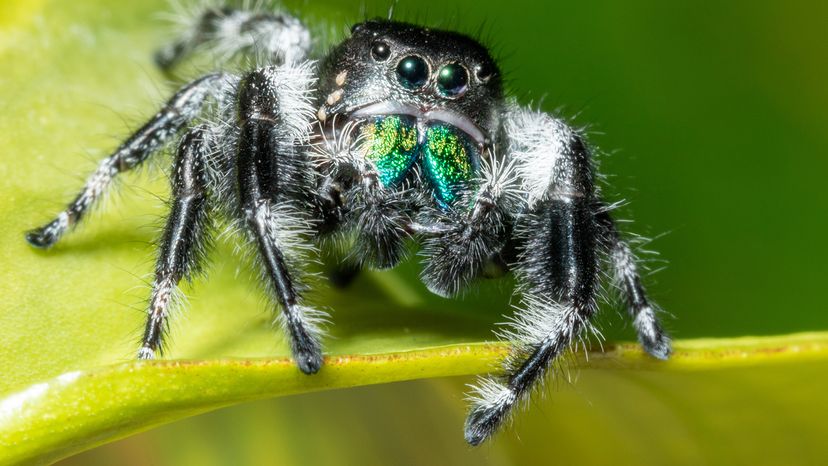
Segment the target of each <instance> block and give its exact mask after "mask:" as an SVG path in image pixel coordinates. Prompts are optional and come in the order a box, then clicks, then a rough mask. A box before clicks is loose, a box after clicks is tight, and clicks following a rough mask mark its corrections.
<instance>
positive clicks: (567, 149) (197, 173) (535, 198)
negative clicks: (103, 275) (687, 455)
mask: <svg viewBox="0 0 828 466" xmlns="http://www.w3.org/2000/svg"><path fill="white" fill-rule="evenodd" d="M311 45H312V40H311V37H310V34H309V32H308V30H307V29H306V28H305V27H304V26H303V24H302V23H301V22H300V21H298V20H297V19H295V18H294V17H292V16H290V15H288V14H285V13H281V12H273V11H261V10H259V11H252V10H245V9H235V8H230V7H226V8H207V9H206V10H204V11H202V12H200V13H199V14H198V15H196V16H195V17H194V18H193V21H192V23H191V26H190V27H189V29H188V30H186V31H185V33H184V35H183V36H182V37H181V39H180V40H178V41H177V42H175V43H173V44H172V45H170V46H168V47H167V48H164V49H163V50H161V51H160V52H159V53H158V55H157V57H156V59H157V62H158V64H159V65H160V66H161V67H162V68H163V69H165V70H170V69H172V68H173V67H174V66H175V65H177V64H178V63H179V62H180V61H181V60H182V59H183V58H185V57H186V56H188V55H190V54H191V53H193V52H196V51H198V50H204V49H212V50H213V51H219V52H221V53H223V54H226V55H227V56H230V55H234V54H237V53H239V52H251V51H252V50H253V49H255V50H256V51H257V52H264V54H265V56H266V58H265V60H264V61H265V63H266V64H265V65H263V66H260V67H256V68H255V69H253V70H251V71H247V72H245V73H243V74H232V73H226V72H219V73H215V74H209V75H206V76H203V77H201V78H199V79H197V80H195V81H193V82H191V83H189V84H187V85H186V86H184V87H183V88H181V90H179V91H178V92H177V93H176V94H175V95H174V96H173V97H172V98H171V99H170V100H169V101H168V102H167V104H166V105H165V106H164V107H163V108H162V109H161V111H160V112H159V113H158V114H157V115H155V116H154V117H153V118H152V119H150V121H149V122H147V123H146V124H145V125H144V126H143V127H142V128H140V129H139V130H138V131H136V132H135V134H133V135H132V136H131V137H130V138H129V139H128V140H127V141H126V142H124V143H123V144H122V145H121V146H120V147H118V149H117V150H116V151H115V152H114V153H113V154H112V155H111V156H109V157H108V158H106V159H104V160H103V161H102V162H101V164H100V166H99V167H98V169H97V171H95V173H94V174H93V175H92V176H91V177H90V178H89V180H88V181H87V183H86V186H85V187H84V189H83V190H82V191H81V193H80V194H79V195H78V196H77V198H75V200H74V201H72V202H71V203H70V204H69V205H68V207H67V208H66V210H64V211H63V212H61V213H60V214H58V216H57V218H56V219H54V220H53V221H51V222H50V223H48V224H46V225H45V226H43V227H41V228H37V229H35V230H32V231H30V232H28V233H27V235H26V239H27V240H28V241H29V243H31V244H32V245H33V246H37V247H42V248H48V247H50V246H52V245H53V244H55V242H56V241H58V239H59V238H60V237H61V236H62V235H63V234H64V233H65V232H66V231H67V230H68V229H69V228H71V227H72V226H73V225H75V224H77V223H78V222H79V221H80V220H81V219H82V217H83V216H84V214H85V213H86V212H87V211H88V210H89V208H90V207H91V206H92V205H93V204H94V202H95V201H96V200H97V199H98V198H99V197H100V196H101V195H102V194H103V193H104V191H105V190H106V189H107V188H108V187H109V185H110V183H111V181H112V179H113V178H114V177H115V176H117V175H118V174H119V173H121V172H124V171H127V170H130V169H132V168H135V167H136V166H138V165H140V164H141V163H143V162H144V161H146V160H147V158H148V157H149V156H150V155H151V154H153V153H155V152H158V151H159V149H162V148H163V147H164V146H165V145H166V144H167V143H169V142H171V141H175V140H178V146H177V152H176V154H175V162H174V165H173V174H172V196H173V199H172V203H171V210H170V213H169V217H168V219H167V224H166V228H165V230H164V233H163V236H162V238H161V242H160V251H159V255H158V261H157V266H156V270H155V280H154V284H153V288H152V294H151V297H150V300H149V310H148V314H149V315H148V319H147V325H146V331H145V333H144V337H143V344H142V346H141V349H140V351H139V352H138V357H139V358H142V359H151V358H153V357H154V356H155V353H156V352H160V351H161V349H162V338H163V336H164V329H165V328H166V325H167V322H166V320H167V317H168V310H169V305H170V301H171V297H172V294H173V292H174V291H175V289H176V286H177V284H178V282H179V281H180V280H181V279H182V278H188V277H189V276H191V275H192V274H193V273H194V272H195V271H196V269H198V267H199V264H200V262H201V259H202V257H203V250H204V245H205V244H206V242H207V240H208V237H207V236H208V235H207V232H208V231H209V228H208V227H209V224H210V223H211V220H212V218H213V216H214V214H217V215H223V216H224V217H226V218H229V219H231V220H234V221H237V222H238V224H239V226H240V227H241V229H242V230H243V231H244V232H245V233H246V235H247V236H248V238H249V240H250V242H251V243H252V244H253V245H254V246H255V248H256V249H257V251H258V256H259V259H260V262H261V265H262V267H263V271H264V274H265V280H266V281H267V282H268V284H269V287H270V289H271V291H272V293H273V296H274V297H275V299H276V301H277V302H278V304H279V307H280V308H281V310H282V313H281V321H282V324H283V326H284V328H285V331H286V332H287V333H288V335H289V338H290V341H291V349H292V352H293V357H294V359H295V360H296V363H297V365H298V366H299V369H301V370H302V371H303V372H305V373H307V374H313V373H315V372H317V371H318V370H319V368H320V366H321V365H322V350H321V346H320V332H319V329H318V327H317V325H316V323H317V321H318V320H319V319H320V318H322V317H323V316H322V313H320V312H319V311H315V310H313V309H311V308H309V307H306V306H304V305H303V300H302V287H301V286H300V283H301V281H302V280H301V279H302V270H303V269H304V268H305V267H304V265H305V263H304V260H303V257H304V256H305V255H306V253H310V254H316V253H317V248H316V245H318V244H319V242H320V240H321V239H323V238H325V237H329V236H331V235H340V239H341V240H344V241H349V242H351V244H352V251H353V257H354V258H356V259H357V260H358V261H359V265H364V266H368V267H375V268H390V267H394V266H395V265H396V264H397V263H399V262H400V260H401V259H402V258H403V256H404V255H405V251H406V242H407V240H408V239H409V238H414V239H416V240H417V241H418V242H419V244H420V245H421V254H422V257H423V260H424V268H423V271H422V280H423V282H424V283H425V284H426V285H427V286H428V288H429V289H430V290H431V291H433V292H434V293H437V294H439V295H441V296H451V295H454V294H456V293H457V292H458V291H460V290H462V289H463V288H464V287H465V286H466V285H468V284H469V283H470V282H471V281H473V280H475V279H477V278H478V277H481V276H490V275H500V274H503V273H505V272H506V271H508V270H510V269H511V270H513V271H514V272H515V273H516V276H517V279H518V283H519V290H520V292H521V300H520V306H519V307H518V311H517V312H516V315H515V316H514V317H513V318H512V320H511V327H510V330H509V331H507V332H505V334H504V335H503V336H504V337H505V338H507V339H509V340H510V341H513V342H514V350H513V351H512V355H511V357H510V358H508V360H507V362H506V365H505V372H504V374H503V375H497V376H493V377H490V378H486V379H482V380H481V381H480V383H479V385H478V387H477V389H476V390H475V393H474V394H473V395H472V397H471V399H472V406H471V410H470V413H469V416H468V420H467V423H466V440H467V441H468V442H469V443H471V444H473V445H477V444H479V443H481V442H482V441H483V440H485V439H486V438H488V437H489V436H490V435H491V434H492V433H493V432H494V431H495V429H496V428H497V427H498V426H499V425H500V424H501V422H502V421H503V419H504V418H505V416H506V415H507V414H508V413H509V412H510V411H511V410H512V408H513V407H514V405H515V404H516V402H517V401H518V400H519V399H521V398H522V397H524V396H525V395H526V394H527V393H529V392H530V389H531V387H532V386H534V385H535V384H536V383H537V381H538V380H539V379H540V378H541V377H542V376H543V374H544V372H545V370H546V369H547V368H549V367H550V366H551V364H552V363H553V361H554V360H555V358H557V357H558V356H560V355H561V353H563V352H564V351H565V350H566V349H567V348H568V347H569V346H570V345H571V344H572V343H573V341H575V340H576V339H578V338H580V335H582V334H583V333H585V332H586V331H588V330H589V329H590V320H591V319H592V317H593V315H594V314H595V312H596V292H597V289H598V286H599V283H598V281H599V280H598V278H599V272H600V262H599V259H600V257H601V255H608V257H609V262H610V263H611V264H612V267H613V268H614V272H615V275H616V277H617V285H618V286H619V287H620V289H621V290H622V291H623V293H624V294H625V296H626V299H627V305H628V307H629V311H630V315H631V316H632V318H633V319H634V325H635V328H636V330H637V331H638V337H639V341H640V342H641V344H642V345H643V346H644V348H645V349H646V350H647V351H648V352H649V353H650V354H652V355H653V356H655V357H657V358H660V359H664V358H666V357H667V356H668V355H669V353H670V340H669V338H668V337H667V335H666V334H665V333H664V331H663V330H662V328H661V326H660V324H659V322H658V320H657V318H656V312H655V308H654V306H653V305H652V304H651V303H650V302H649V301H648V299H647V296H646V294H645V292H644V289H643V288H642V286H641V282H640V279H639V275H638V272H637V270H636V265H635V261H634V258H633V255H632V254H631V252H630V248H629V247H628V246H627V244H626V243H625V242H624V241H622V239H621V237H620V236H619V233H618V231H617V230H616V227H615V224H614V222H613V220H612V218H611V217H610V213H609V207H608V206H607V205H606V204H605V203H604V202H603V201H602V199H601V198H600V195H599V194H598V193H597V191H596V188H595V185H594V177H595V174H594V172H593V167H592V163H591V160H590V155H589V151H588V150H587V147H586V145H585V143H584V141H583V140H582V138H581V136H580V135H579V134H578V132H577V131H575V130H573V129H572V128H570V127H569V126H567V124H566V123H564V122H563V121H561V120H560V119H557V118H555V117H554V116H551V115H548V114H545V113H541V112H538V111H534V110H530V109H527V108H524V107H520V106H518V105H517V104H516V103H515V102H514V100H511V99H508V98H506V97H505V96H504V93H503V89H502V83H501V75H500V71H499V69H498V66H497V64H496V63H495V62H494V60H493V59H492V58H491V56H490V55H489V51H488V50H487V49H486V48H485V47H484V46H482V45H480V44H479V43H478V42H476V41H475V40H473V39H471V38H469V37H466V36H464V35H461V34H458V33H455V32H449V31H439V30H432V29H427V28H422V27H418V26H415V25H411V24H405V23H400V22H393V21H385V20H372V21H367V22H364V23H361V24H357V25H356V26H354V27H353V28H352V29H351V35H350V37H348V38H347V39H345V40H344V41H343V42H341V43H340V44H339V45H337V46H336V47H334V48H333V49H332V50H331V51H330V53H328V54H327V55H325V56H324V57H322V58H321V60H320V61H319V62H315V61H309V60H308V58H309V57H310V56H311V48H312V47H311ZM493 271H494V272H493Z"/></svg>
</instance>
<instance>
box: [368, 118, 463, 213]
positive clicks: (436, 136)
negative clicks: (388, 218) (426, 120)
mask: <svg viewBox="0 0 828 466" xmlns="http://www.w3.org/2000/svg"><path fill="white" fill-rule="evenodd" d="M361 131H362V137H363V138H364V139H365V158H366V159H368V160H369V161H370V162H372V163H373V164H374V166H375V167H376V169H377V172H378V173H379V178H380V182H381V183H382V185H383V186H385V187H391V186H394V185H396V184H397V183H399V182H400V181H402V180H403V178H405V175H406V174H407V173H408V170H409V169H411V167H412V166H413V165H414V163H415V162H416V160H417V156H418V155H419V156H420V157H421V158H422V168H423V171H424V173H425V175H426V178H427V179H428V182H429V183H430V184H431V187H432V190H433V193H434V198H435V199H436V200H437V202H438V203H439V204H440V206H441V207H444V208H446V207H448V206H450V205H452V204H453V203H454V202H455V201H456V200H457V198H458V197H459V195H460V191H461V190H462V189H463V188H464V187H466V186H467V185H468V183H469V182H470V181H471V180H472V178H473V177H474V171H475V166H474V162H473V160H474V159H473V154H472V153H471V151H472V150H473V149H472V147H473V146H472V144H471V143H470V141H469V138H468V136H466V135H465V134H464V133H463V132H461V131H460V130H458V129H457V128H454V127H453V126H450V125H447V124H444V123H435V124H432V125H431V126H429V127H428V128H427V129H426V133H425V138H424V140H425V142H424V143H423V144H419V143H418V140H417V136H418V130H417V125H416V120H415V119H414V118H409V117H401V116H397V115H391V116H383V117H377V118H375V119H374V120H372V121H370V122H368V123H366V124H365V125H364V126H363V127H362V130H361Z"/></svg>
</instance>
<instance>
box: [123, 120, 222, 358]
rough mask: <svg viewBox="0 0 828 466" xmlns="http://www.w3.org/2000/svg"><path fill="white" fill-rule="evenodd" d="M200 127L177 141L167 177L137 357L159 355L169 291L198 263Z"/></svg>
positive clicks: (201, 239)
mask: <svg viewBox="0 0 828 466" xmlns="http://www.w3.org/2000/svg"><path fill="white" fill-rule="evenodd" d="M211 144H212V140H211V132H210V130H209V128H208V127H207V126H205V125H202V126H199V127H197V128H193V129H192V130H190V131H189V132H188V133H187V134H186V135H185V136H184V138H182V140H181V144H180V145H179V148H178V152H177V154H176V158H175V163H174V165H173V173H172V194H173V200H172V207H171V210H170V214H169V217H168V218H167V224H166V226H165V228H164V233H163V236H162V237H161V241H160V249H159V251H158V260H157V263H156V266H155V280H154V283H153V286H152V294H151V295H150V303H149V310H148V316H147V325H146V329H145V330H144V337H143V340H142V345H141V349H140V350H139V351H138V358H139V359H153V358H154V357H155V353H156V351H158V352H162V351H163V345H162V343H163V336H164V332H165V330H166V327H167V319H168V316H169V307H170V305H171V304H172V301H173V299H174V293H175V287H176V286H177V285H178V282H179V281H180V280H181V279H182V278H190V277H192V275H193V273H194V272H196V271H197V270H198V269H199V268H200V265H201V262H202V261H203V260H204V252H205V251H204V250H205V246H206V243H207V230H208V226H209V216H208V215H207V214H208V212H207V210H208V208H207V177H206V173H205V164H206V158H207V156H208V155H209V154H210V153H211V152H212V151H213V150H212V148H211V147H212V146H211Z"/></svg>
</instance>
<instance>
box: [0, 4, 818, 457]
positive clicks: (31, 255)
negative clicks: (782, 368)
mask: <svg viewBox="0 0 828 466" xmlns="http://www.w3.org/2000/svg"><path fill="white" fill-rule="evenodd" d="M164 3H165V2H161V1H147V2H140V3H139V2H132V3H122V4H117V5H116V4H115V3H113V4H110V5H100V4H99V3H98V2H91V1H90V2H82V1H77V2H71V3H70V2H58V1H56V0H52V1H46V0H43V1H22V0H18V1H7V2H5V3H2V4H0V69H2V70H3V73H0V89H2V93H0V99H1V100H0V108H1V109H2V112H0V150H2V152H1V153H0V199H2V203H0V215H2V218H3V219H4V221H3V222H2V223H0V244H2V245H3V248H2V249H0V263H1V264H3V269H2V271H0V354H2V358H0V374H2V379H0V463H1V464H11V463H17V462H22V461H28V462H43V461H51V460H56V459H59V458H62V457H65V456H67V455H71V454H73V453H76V452H78V451H82V450H84V449H88V448H91V447H93V446H96V445H100V444H102V443H105V442H109V441H112V440H115V439H118V438H121V437H124V436H126V435H129V434H132V433H135V432H139V431H141V430H145V429H149V428H151V427H153V426H157V425H159V424H163V423H167V422H171V421H173V420H175V419H181V418H184V417H187V416H192V415H194V414H197V413H201V412H205V411H208V410H213V409H216V408H219V407H222V406H228V405H231V404H235V403H240V402H243V401H248V400H255V399H260V398H265V397H272V396H280V395H286V394H291V393H299V392H308V391H315V390H325V389H332V388H340V387H350V386H358V385H367V384H378V383H384V382H391V381H400V380H410V379H417V378H427V377H443V376H451V375H469V374H479V373H484V372H487V371H489V370H491V369H492V368H493V367H496V362H497V361H498V360H499V358H501V357H502V356H503V354H504V353H505V351H506V349H505V347H504V346H503V345H501V344H486V343H485V342H486V341H488V340H491V339H492V336H491V329H492V328H493V326H494V324H495V323H496V322H498V321H499V320H501V315H502V314H503V313H507V312H508V311H509V304H508V303H509V293H508V291H509V288H510V285H511V284H510V283H509V282H508V280H506V281H504V282H501V283H491V284H489V283H487V286H486V287H484V288H482V289H481V290H479V291H477V292H476V293H473V294H472V295H470V296H468V297H466V298H465V299H463V300H461V301H452V300H443V299H440V298H437V297H434V296H432V295H430V294H428V293H427V292H426V291H425V289H424V288H423V286H422V285H421V284H420V283H419V282H418V280H417V278H416V275H417V266H416V263H414V262H411V263H408V264H406V265H405V266H403V267H402V268H401V269H400V270H398V271H395V272H391V273H365V274H364V275H363V276H361V277H360V278H359V279H358V280H357V282H356V283H355V284H354V286H353V287H352V289H349V290H348V291H338V290H331V289H329V288H328V287H326V286H324V285H320V286H319V287H318V289H319V291H318V292H317V293H315V296H314V299H315V300H316V301H317V302H319V303H320V304H321V305H323V306H325V307H328V308H330V309H332V311H333V312H332V320H333V322H334V323H335V325H334V326H332V328H331V338H330V339H329V340H328V341H327V348H326V349H327V354H329V355H330V356H329V357H328V360H327V361H326V363H327V364H326V366H325V367H324V369H323V370H322V371H321V372H320V373H319V374H318V375H315V376H312V377H308V376H304V375H302V374H300V373H299V372H298V371H297V370H296V369H295V368H294V366H293V365H292V364H291V363H290V362H289V361H288V360H287V359H286V355H287V347H286V345H285V342H284V340H283V339H282V337H281V335H280V334H279V332H277V331H274V329H272V325H271V315H270V314H269V312H268V306H267V305H266V303H265V302H264V300H263V299H262V297H261V296H260V294H259V293H258V292H257V291H256V289H257V286H256V284H255V283H254V280H252V279H251V278H249V277H248V275H247V273H246V272H245V270H246V265H245V263H244V261H242V260H240V259H238V258H237V257H235V255H234V254H233V249H232V244H226V243H220V244H219V245H218V247H217V250H216V251H214V253H213V254H212V256H213V264H212V266H211V267H210V269H209V274H208V275H209V277H208V279H206V280H198V281H197V282H196V283H194V284H193V285H191V286H185V287H184V288H185V289H184V291H185V292H186V294H187V295H188V296H189V298H190V302H189V306H188V309H187V311H186V312H182V313H181V314H180V315H177V316H176V318H175V322H174V328H173V335H172V346H171V350H170V352H169V354H168V358H169V359H168V360H164V361H157V362H152V363H139V362H135V361H133V357H134V353H135V350H136V342H137V340H138V337H139V334H140V329H141V326H142V322H143V319H144V315H143V302H144V300H145V298H146V294H147V291H148V288H147V286H146V283H145V278H144V277H147V276H149V274H150V272H151V270H152V259H153V251H154V248H153V246H152V244H151V242H152V241H153V239H154V237H155V234H156V232H157V225H158V224H159V219H160V217H161V215H162V214H163V211H164V206H163V199H164V198H165V197H166V192H167V188H166V186H165V179H164V177H163V176H160V175H159V173H160V171H158V170H147V171H145V172H144V173H148V174H149V176H143V177H141V176H135V175H128V176H126V177H125V182H124V183H123V185H122V187H121V189H119V193H118V194H119V195H117V196H113V197H114V199H111V200H110V202H108V203H107V204H108V205H107V206H106V207H107V208H106V209H102V210H101V211H100V213H98V214H96V215H93V216H92V217H91V218H90V219H89V220H88V221H87V222H86V223H85V225H84V226H82V227H81V228H80V229H78V230H77V231H76V232H74V233H73V234H72V235H70V236H68V237H67V238H66V240H65V241H64V242H62V243H61V244H60V245H58V246H57V247H56V248H54V249H53V250H51V251H48V252H43V251H36V250H32V249H31V248H29V247H28V246H27V245H26V244H25V243H24V241H23V238H22V232H23V231H24V230H26V229H28V228H31V227H33V226H35V225H38V224H40V223H41V222H43V221H44V220H46V219H47V218H48V216H49V215H51V214H53V213H55V212H57V210H58V209H60V208H61V207H62V204H63V202H65V201H67V200H68V199H69V198H70V197H71V196H72V195H73V194H74V192H75V190H76V189H78V188H79V186H80V184H81V183H82V177H83V176H84V175H85V174H86V173H88V172H89V171H91V169H92V168H93V167H94V164H95V161H96V160H97V159H99V158H101V157H103V156H105V155H106V152H107V151H108V150H110V149H111V148H112V147H114V146H115V145H116V144H117V143H118V141H119V140H120V139H121V138H122V137H123V136H124V135H125V134H127V133H128V131H129V129H130V128H133V127H134V126H135V124H136V123H139V122H140V121H141V120H142V119H144V118H146V116H147V115H151V114H152V113H153V111H154V110H155V108H156V106H157V105H158V104H159V102H161V101H162V100H163V99H164V97H165V96H166V95H168V94H169V92H170V91H171V89H172V87H171V86H167V85H166V84H164V80H163V78H162V77H161V76H159V75H158V74H157V72H156V71H155V70H154V68H153V66H152V64H151V62H150V57H151V54H152V51H153V50H154V48H155V47H157V46H158V45H159V44H160V43H161V41H162V40H163V38H159V36H158V34H157V29H158V27H157V26H158V22H157V21H156V20H155V19H154V17H155V14H156V12H157V11H161V10H164V9H165V8H166V6H165V4H164ZM335 5H338V4H337V3H335V2H329V3H328V4H327V5H326V6H327V8H328V9H327V10H325V11H324V13H323V10H322V6H319V5H314V7H309V6H305V7H303V8H305V9H306V10H307V9H310V12H311V14H314V13H315V14H317V15H318V16H319V17H323V18H324V17H328V18H337V15H336V14H335V13H336V8H344V7H342V6H340V7H337V6H335ZM314 8H316V9H314ZM167 162H168V160H166V159H165V158H164V157H160V158H159V160H158V163H157V165H161V166H163V165H164V164H165V163H167ZM237 270H241V271H242V273H240V274H239V273H237ZM627 336H628V337H629V334H627ZM826 348H828V335H826V334H820V333H814V334H802V335H792V336H786V337H768V338H757V339H735V340H734V339H720V340H686V341H679V342H677V344H676V349H677V351H676V355H675V357H674V358H673V360H671V361H670V362H667V363H659V362H655V361H651V360H650V359H648V358H646V357H644V356H643V355H642V354H641V352H640V350H639V349H638V348H637V346H635V345H628V344H620V345H605V346H604V349H605V351H604V352H596V353H593V354H591V356H590V361H589V362H588V363H587V362H586V361H578V363H579V365H583V366H584V367H590V368H596V369H601V370H607V369H618V368H622V369H625V370H627V369H629V370H635V371H641V372H640V373H642V374H648V373H650V371H656V373H665V374H671V373H675V372H676V371H679V372H680V371H685V370H692V371H695V370H699V369H703V370H708V369H719V368H727V367H733V366H741V365H749V366H750V365H762V364H765V363H766V362H771V361H775V362H787V361H790V360H796V361H798V362H799V361H807V360H809V359H816V360H821V361H822V360H825V358H826V354H828V350H826ZM457 436H458V438H459V436H460V432H459V431H458V432H457Z"/></svg>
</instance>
